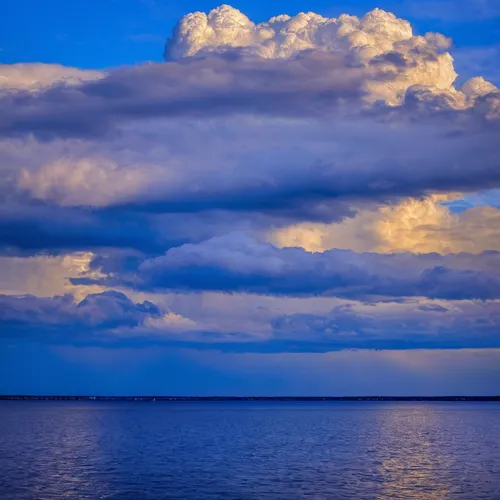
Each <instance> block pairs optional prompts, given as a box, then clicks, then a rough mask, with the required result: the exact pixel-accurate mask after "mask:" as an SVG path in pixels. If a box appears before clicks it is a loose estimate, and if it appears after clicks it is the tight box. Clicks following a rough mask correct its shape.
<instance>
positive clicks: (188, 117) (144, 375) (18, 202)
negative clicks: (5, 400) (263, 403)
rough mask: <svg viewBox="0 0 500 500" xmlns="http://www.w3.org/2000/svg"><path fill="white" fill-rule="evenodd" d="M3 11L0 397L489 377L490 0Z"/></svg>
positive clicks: (493, 309)
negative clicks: (0, 395)
mask: <svg viewBox="0 0 500 500" xmlns="http://www.w3.org/2000/svg"><path fill="white" fill-rule="evenodd" d="M6 9H7V12H6V15H4V16H3V17H2V20H1V21H0V23H1V26H0V108H1V109H2V114H1V116H0V181H1V182H0V393H4V394H87V395H112V394H114V395H127V394H129V395H130V394H149V395H205V396H206V395H242V396H245V395H286V396H289V395H300V396H304V395H311V396H318V395H331V396H353V395H366V396H370V395H491V394H496V393H498V387H500V274H499V269H500V168H499V167H500V165H499V160H498V158H500V154H499V153H500V151H499V141H498V137H499V132H500V91H499V90H498V87H499V86H500V71H499V65H498V56H499V55H500V48H499V47H500V45H498V42H497V41H498V40H499V39H500V38H499V35H500V2H499V1H498V0H474V1H468V2H465V1H461V0H459V1H454V2H448V1H445V0H429V1H425V2H411V1H405V2H380V3H373V2H368V1H365V0H363V1H353V2H344V3H331V2H326V1H324V0H321V1H319V0H318V1H312V2H307V4H305V3H304V2H303V1H300V0H296V1H288V2H286V3H285V2H281V1H278V2H272V3H269V2H268V3H263V2H248V1H237V2H234V3H232V4H231V5H230V6H229V5H220V4H218V3H213V2H207V1H202V0H199V1H196V0H189V1H186V2H182V4H181V3H180V2H171V1H168V0H164V1H163V0H121V1H117V0H116V1H115V0H100V1H97V0H88V1H86V2H83V1H80V0H75V1H74V2H72V3H71V7H68V2H62V1H59V0H49V1H46V2H43V3H40V2H38V1H35V0H18V1H17V2H10V3H9V4H8V5H7V7H6Z"/></svg>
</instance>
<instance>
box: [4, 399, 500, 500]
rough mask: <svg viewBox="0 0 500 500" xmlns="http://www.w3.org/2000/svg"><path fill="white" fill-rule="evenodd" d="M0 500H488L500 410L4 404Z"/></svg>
mask: <svg viewBox="0 0 500 500" xmlns="http://www.w3.org/2000/svg"><path fill="white" fill-rule="evenodd" d="M0 498H1V499H2V500H4V499H5V500H11V499H12V500H20V499H23V500H24V499H29V500H32V499H36V500H56V499H62V498H64V499H67V498H72V499H104V498H105V499H116V500H118V499H120V500H149V499H182V500H204V499H219V498H220V499H241V500H253V499H278V500H281V499H283V500H293V499H302V498H304V499H315V500H317V499H332V500H336V499H343V498H346V499H392V498H395V499H413V498H415V499H455V498H457V499H467V500H479V499H493V500H495V499H500V404H496V403H376V402H373V403H272V402H271V403H260V402H243V403H241V402H239V403H158V402H156V403H106V402H81V403H80V402H77V403H74V402H1V403H0Z"/></svg>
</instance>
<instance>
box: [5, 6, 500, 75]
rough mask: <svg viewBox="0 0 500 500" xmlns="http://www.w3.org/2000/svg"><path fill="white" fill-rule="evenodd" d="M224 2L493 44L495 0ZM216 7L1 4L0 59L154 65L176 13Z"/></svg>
mask: <svg viewBox="0 0 500 500" xmlns="http://www.w3.org/2000/svg"><path fill="white" fill-rule="evenodd" d="M229 3H230V4H231V5H232V6H233V7H236V8H238V9H240V10H241V11H242V12H244V13H245V14H247V15H248V16H249V17H250V18H251V19H253V20H254V21H256V22H262V21H265V20H267V19H269V18H270V17H272V16H275V15H277V14H282V13H287V14H290V15H295V14H297V13H299V12H303V11H306V12H307V11H313V12H317V13H319V14H322V15H325V16H329V17H331V16H337V15H339V14H342V13H344V12H345V13H349V14H353V15H362V14H364V13H365V12H367V11H369V10H371V9H373V8H375V7H379V8H382V9H387V10H389V11H391V12H394V13H395V14H396V15H398V16H401V17H404V18H405V19H408V20H409V21H410V22H411V23H412V26H413V27H414V29H415V31H416V32H417V33H422V34H423V33H426V32H428V31H438V32H443V31H444V32H446V35H447V36H450V37H452V38H453V40H454V43H455V46H456V47H457V48H458V49H463V50H465V49H466V48H478V47H491V45H494V44H496V43H497V41H498V40H500V13H499V8H498V4H497V2H496V1H495V0H487V1H480V0H472V1H467V2H465V1H462V0H459V1H457V2H446V1H440V0H436V1H431V2H427V3H422V2H416V1H415V2H411V1H408V2H394V1H384V0H382V1H380V2H371V1H366V0H353V1H350V2H329V1H326V0H312V1H309V2H307V4H304V2H302V1H301V0H287V1H286V2H285V1H282V0H278V1H274V2H251V1H248V0H235V1H234V2H229ZM475 4H477V7H474V5H475ZM219 5H220V2H216V1H207V0H186V1H183V2H177V1H172V0H120V1H118V0H88V1H81V0H73V1H72V2H65V1H63V0H47V1H45V2H39V1H37V0H18V1H15V2H8V3H7V5H6V6H5V11H4V16H3V17H2V21H1V23H2V24H3V25H2V26H1V30H0V49H1V52H0V61H2V62H5V63H14V62H21V61H22V62H48V63H49V62H50V63H59V64H64V65H70V66H78V67H82V68H106V67H112V66H118V65H122V64H135V63H138V62H144V61H161V60H162V54H163V43H164V40H165V39H166V38H167V37H168V36H169V35H170V34H171V31H172V29H173V27H174V25H175V23H176V22H177V21H178V20H179V19H180V18H181V17H182V16H183V15H185V14H187V13H189V12H194V11H197V10H200V11H203V12H207V11H209V10H210V9H212V8H215V7H217V6H219ZM450 5H451V6H452V8H450ZM479 6H484V7H482V8H481V9H480V8H479ZM478 11H480V12H481V15H479V14H478ZM464 68H466V66H465V63H464Z"/></svg>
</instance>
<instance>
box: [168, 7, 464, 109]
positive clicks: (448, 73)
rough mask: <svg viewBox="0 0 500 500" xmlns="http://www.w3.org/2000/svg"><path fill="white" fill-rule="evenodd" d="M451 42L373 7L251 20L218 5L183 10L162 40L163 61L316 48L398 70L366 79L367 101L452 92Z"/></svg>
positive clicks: (281, 55) (283, 55)
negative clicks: (422, 89) (416, 90)
mask: <svg viewBox="0 0 500 500" xmlns="http://www.w3.org/2000/svg"><path fill="white" fill-rule="evenodd" d="M449 46H450V40H449V39H447V38H446V37H444V36H442V35H440V34H437V33H428V34H427V35H425V36H424V37H422V36H413V32H412V28H411V26H410V23H409V22H408V21H405V20H403V19H398V18H397V17H396V16H395V15H394V14H392V13H390V12H385V11H383V10H380V9H375V10H373V11H371V12H369V13H367V14H366V15H365V16H363V17H362V18H361V19H359V18H358V17H356V16H350V15H347V14H343V15H341V16H339V17H338V18H326V17H323V16H320V15H318V14H315V13H313V12H308V13H307V14H306V13H300V14H298V15H296V16H294V17H290V16H288V15H280V16H276V17H273V18H271V19H269V21H267V22H265V23H261V24H254V23H253V22H252V21H250V19H248V18H247V17H246V16H245V15H244V14H242V13H241V12H240V11H238V10H236V9H234V8H232V7H230V6H228V5H223V6H221V7H219V8H217V9H214V10H212V11H211V12H210V13H209V14H208V15H207V14H204V13H202V12H196V13H194V14H188V15H187V16H185V17H184V18H183V19H182V20H181V21H180V22H179V24H178V25H177V27H176V29H175V32H174V36H173V37H172V38H171V39H170V40H169V42H168V43H167V47H166V50H165V56H166V58H167V59H174V60H175V59H181V58H184V57H186V56H194V55H197V54H203V53H208V52H223V51H227V50H228V49H231V48H234V49H242V50H243V51H244V52H245V53H248V54H254V55H257V56H259V57H263V58H269V59H290V58H293V57H296V56H297V55H298V54H301V53H303V52H304V51H312V50H317V51H321V52H326V53H333V54H341V55H342V56H347V57H348V62H349V63H350V64H351V65H360V66H369V65H373V66H376V67H377V70H378V71H380V72H383V71H394V70H396V71H397V74H395V75H393V77H392V78H390V82H383V83H382V82H373V81H372V82H370V84H369V85H367V87H368V90H369V91H370V94H371V95H370V97H371V98H372V99H376V98H379V99H383V100H385V101H387V102H388V103H391V104H396V103H400V102H401V101H402V99H403V98H404V94H405V92H406V90H407V89H408V88H409V87H410V86H412V85H428V86H432V87H434V88H436V89H439V90H441V91H447V92H451V93H453V90H454V89H452V84H453V82H454V81H455V78H456V76H457V74H456V73H455V70H454V69H453V58H452V57H451V55H450V54H449V53H448V52H447V49H448V48H449Z"/></svg>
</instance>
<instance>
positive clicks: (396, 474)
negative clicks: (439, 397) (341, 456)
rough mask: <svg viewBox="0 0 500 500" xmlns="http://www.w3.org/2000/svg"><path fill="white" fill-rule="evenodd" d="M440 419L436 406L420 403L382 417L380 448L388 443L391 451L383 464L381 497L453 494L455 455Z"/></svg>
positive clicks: (443, 497)
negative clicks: (444, 435)
mask: <svg viewBox="0 0 500 500" xmlns="http://www.w3.org/2000/svg"><path fill="white" fill-rule="evenodd" d="M440 418H442V417H440V416H439V414H436V411H435V406H433V405H428V406H425V405H420V406H418V407H416V408H414V409H407V411H406V412H404V413H403V412H387V413H386V414H385V415H384V418H380V419H379V420H380V422H379V425H380V428H379V437H380V442H379V443H378V444H377V449H378V450H381V449H383V448H382V447H381V443H385V447H387V448H388V449H390V450H392V452H391V456H389V457H387V458H385V459H383V460H382V461H381V465H380V474H381V478H382V488H381V491H380V494H379V498H380V499H381V500H382V499H386V498H418V499H429V500H431V499H448V498H450V497H452V496H453V495H452V489H453V478H452V477H450V474H451V473H452V470H451V469H452V457H451V456H450V455H449V450H448V449H447V448H446V446H444V443H443V440H442V439H441V437H440V427H441V425H440ZM444 440H446V437H444ZM439 444H441V448H440V447H439V446H437V445H439Z"/></svg>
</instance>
